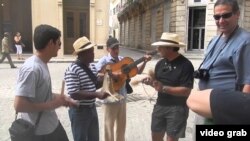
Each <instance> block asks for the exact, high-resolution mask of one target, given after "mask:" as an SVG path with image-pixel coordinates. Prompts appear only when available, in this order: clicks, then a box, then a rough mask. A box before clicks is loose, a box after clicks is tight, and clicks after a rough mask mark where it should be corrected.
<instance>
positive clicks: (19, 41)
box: [14, 32, 25, 60]
mask: <svg viewBox="0 0 250 141" xmlns="http://www.w3.org/2000/svg"><path fill="white" fill-rule="evenodd" d="M14 41H15V47H16V54H17V59H18V60H24V58H23V56H22V54H23V47H25V45H24V44H23V42H22V36H21V34H20V32H17V33H16V35H15V36H14Z"/></svg>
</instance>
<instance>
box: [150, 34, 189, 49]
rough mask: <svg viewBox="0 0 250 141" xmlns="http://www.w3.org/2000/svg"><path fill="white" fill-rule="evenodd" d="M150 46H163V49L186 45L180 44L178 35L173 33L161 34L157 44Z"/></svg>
mask: <svg viewBox="0 0 250 141" xmlns="http://www.w3.org/2000/svg"><path fill="white" fill-rule="evenodd" d="M151 45H152V46H165V47H185V46H186V45H185V44H184V43H182V42H180V39H179V35H177V34H175V33H169V32H163V33H162V35H161V39H160V41H158V42H154V43H152V44H151Z"/></svg>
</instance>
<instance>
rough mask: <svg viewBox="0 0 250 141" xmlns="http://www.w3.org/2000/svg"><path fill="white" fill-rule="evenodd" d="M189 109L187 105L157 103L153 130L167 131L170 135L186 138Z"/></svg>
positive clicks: (152, 123)
mask: <svg viewBox="0 0 250 141" xmlns="http://www.w3.org/2000/svg"><path fill="white" fill-rule="evenodd" d="M188 113H189V110H188V108H187V106H160V105H155V106H154V110H153V113H152V122H151V131H152V132H154V133H157V132H166V133H167V135H168V136H171V137H175V138H184V137H185V130H186V126H187V118H188Z"/></svg>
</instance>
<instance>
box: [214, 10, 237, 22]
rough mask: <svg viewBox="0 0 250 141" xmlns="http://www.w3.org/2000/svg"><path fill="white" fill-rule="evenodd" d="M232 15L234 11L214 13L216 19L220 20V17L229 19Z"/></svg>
mask: <svg viewBox="0 0 250 141" xmlns="http://www.w3.org/2000/svg"><path fill="white" fill-rule="evenodd" d="M232 15H233V12H230V13H225V14H222V15H214V19H215V20H220V18H223V19H228V18H230V17H232Z"/></svg>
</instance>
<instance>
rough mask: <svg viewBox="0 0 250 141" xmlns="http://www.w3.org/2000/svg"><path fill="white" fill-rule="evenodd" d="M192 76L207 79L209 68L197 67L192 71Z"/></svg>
mask: <svg viewBox="0 0 250 141" xmlns="http://www.w3.org/2000/svg"><path fill="white" fill-rule="evenodd" d="M193 76H194V78H197V79H201V80H208V79H209V70H208V69H198V70H196V71H194V74H193Z"/></svg>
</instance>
